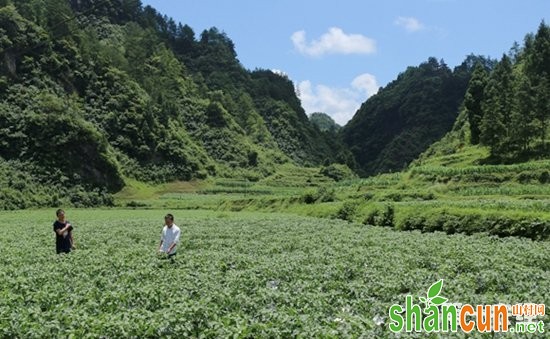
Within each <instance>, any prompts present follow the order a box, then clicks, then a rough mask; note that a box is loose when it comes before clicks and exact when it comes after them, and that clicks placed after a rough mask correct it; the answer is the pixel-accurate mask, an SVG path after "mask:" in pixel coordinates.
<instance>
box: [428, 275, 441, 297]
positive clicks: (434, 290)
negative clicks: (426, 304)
mask: <svg viewBox="0 0 550 339" xmlns="http://www.w3.org/2000/svg"><path fill="white" fill-rule="evenodd" d="M442 288H443V279H440V280H439V281H438V282H436V283H435V284H433V285H432V286H430V289H429V290H428V299H432V298H435V297H437V296H438V295H439V293H441V289H442Z"/></svg>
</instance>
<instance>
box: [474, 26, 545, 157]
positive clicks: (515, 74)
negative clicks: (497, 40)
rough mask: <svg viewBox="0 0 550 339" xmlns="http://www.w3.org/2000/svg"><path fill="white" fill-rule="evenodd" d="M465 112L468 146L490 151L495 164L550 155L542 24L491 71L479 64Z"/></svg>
mask: <svg viewBox="0 0 550 339" xmlns="http://www.w3.org/2000/svg"><path fill="white" fill-rule="evenodd" d="M464 107H465V109H466V112H467V115H468V122H469V127H470V128H469V129H470V141H471V143H472V144H474V145H476V144H481V145H485V146H488V147H489V148H490V152H491V157H492V158H493V159H494V160H496V161H516V160H523V159H528V158H532V157H540V156H547V155H548V127H549V126H548V125H549V122H550V27H549V26H548V25H546V24H545V23H544V21H543V22H542V23H541V24H540V26H539V28H538V30H537V32H536V34H528V35H527V36H526V37H525V41H524V44H523V46H522V47H520V46H519V45H518V44H515V45H514V47H513V48H512V49H511V51H510V53H509V54H508V55H506V54H504V55H503V56H502V58H501V59H500V61H499V62H498V63H497V64H496V65H495V66H494V68H488V67H486V65H482V64H477V65H476V67H475V70H474V72H473V75H472V78H471V80H470V83H469V86H468V89H467V92H466V95H465V98H464Z"/></svg>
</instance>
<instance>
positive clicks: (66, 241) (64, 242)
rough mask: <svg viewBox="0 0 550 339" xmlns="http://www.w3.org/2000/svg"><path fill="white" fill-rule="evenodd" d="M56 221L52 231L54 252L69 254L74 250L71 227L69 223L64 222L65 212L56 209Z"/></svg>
mask: <svg viewBox="0 0 550 339" xmlns="http://www.w3.org/2000/svg"><path fill="white" fill-rule="evenodd" d="M55 215H56V216H57V220H56V221H55V222H54V223H53V231H54V232H55V250H56V252H57V254H59V253H69V252H71V249H73V250H74V243H73V226H72V225H71V223H70V222H69V221H66V220H65V211H63V210H62V209H58V210H57V211H56V212H55Z"/></svg>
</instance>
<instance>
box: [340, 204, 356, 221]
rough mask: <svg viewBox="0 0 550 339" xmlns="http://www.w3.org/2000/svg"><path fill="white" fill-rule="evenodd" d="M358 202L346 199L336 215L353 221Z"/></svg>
mask: <svg viewBox="0 0 550 339" xmlns="http://www.w3.org/2000/svg"><path fill="white" fill-rule="evenodd" d="M357 207H358V205H357V203H356V202H355V201H346V202H344V204H343V205H342V207H340V209H339V210H338V211H337V212H336V215H335V217H336V218H337V219H342V220H346V221H353V217H354V216H355V214H356V212H357Z"/></svg>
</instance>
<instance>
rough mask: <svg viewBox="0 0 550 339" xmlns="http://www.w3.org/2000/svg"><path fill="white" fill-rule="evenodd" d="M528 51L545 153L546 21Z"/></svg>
mask: <svg viewBox="0 0 550 339" xmlns="http://www.w3.org/2000/svg"><path fill="white" fill-rule="evenodd" d="M526 49H527V52H526V53H527V58H526V63H525V71H526V74H527V76H528V77H529V79H530V81H531V85H532V87H533V89H534V96H535V107H534V109H535V116H536V119H537V121H538V134H539V136H540V138H541V142H542V150H543V152H544V151H545V150H546V138H547V130H548V125H549V120H550V27H549V26H547V25H546V24H545V23H544V21H543V22H542V23H541V24H540V26H539V28H538V31H537V34H536V35H535V37H534V39H533V40H532V44H530V45H529V46H526Z"/></svg>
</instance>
